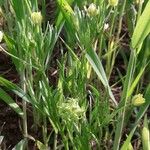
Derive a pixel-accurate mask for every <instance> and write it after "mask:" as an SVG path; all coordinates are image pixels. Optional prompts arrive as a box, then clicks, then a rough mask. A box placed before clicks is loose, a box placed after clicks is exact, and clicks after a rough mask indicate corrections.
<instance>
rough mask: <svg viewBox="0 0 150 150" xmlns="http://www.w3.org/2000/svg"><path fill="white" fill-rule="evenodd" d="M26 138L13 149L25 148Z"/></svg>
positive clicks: (23, 149) (21, 149) (20, 149)
mask: <svg viewBox="0 0 150 150" xmlns="http://www.w3.org/2000/svg"><path fill="white" fill-rule="evenodd" d="M25 144H26V139H23V140H21V141H20V142H19V143H18V144H17V145H16V146H15V147H14V148H13V149H12V150H25V148H24V146H25Z"/></svg>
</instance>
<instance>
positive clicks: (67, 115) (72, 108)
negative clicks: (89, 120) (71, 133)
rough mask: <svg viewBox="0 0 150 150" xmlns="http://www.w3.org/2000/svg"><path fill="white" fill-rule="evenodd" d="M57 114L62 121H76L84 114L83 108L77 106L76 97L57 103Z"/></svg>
mask: <svg viewBox="0 0 150 150" xmlns="http://www.w3.org/2000/svg"><path fill="white" fill-rule="evenodd" d="M58 111H59V115H60V116H61V117H62V119H63V120H64V121H69V122H76V121H78V120H79V119H80V118H82V117H83V116H84V113H85V109H84V108H81V107H80V106H79V103H78V100H77V99H68V100H67V101H66V102H63V103H60V104H59V105H58Z"/></svg>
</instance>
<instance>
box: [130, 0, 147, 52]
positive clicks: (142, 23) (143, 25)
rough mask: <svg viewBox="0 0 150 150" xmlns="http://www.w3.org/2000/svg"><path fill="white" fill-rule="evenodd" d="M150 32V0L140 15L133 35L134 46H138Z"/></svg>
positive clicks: (132, 42)
mask: <svg viewBox="0 0 150 150" xmlns="http://www.w3.org/2000/svg"><path fill="white" fill-rule="evenodd" d="M149 33H150V0H149V1H148V3H147V5H146V7H145V9H144V11H143V13H142V15H141V16H140V18H139V20H138V22H137V25H136V27H135V30H134V33H133V36H132V41H131V44H132V47H133V48H134V49H135V48H138V47H139V46H140V45H141V44H142V42H143V41H144V39H145V38H146V36H147V35H148V34H149Z"/></svg>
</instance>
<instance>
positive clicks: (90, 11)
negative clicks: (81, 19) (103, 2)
mask: <svg viewBox="0 0 150 150" xmlns="http://www.w3.org/2000/svg"><path fill="white" fill-rule="evenodd" d="M86 11H87V14H88V15H89V16H90V17H94V16H96V15H97V14H98V13H99V9H98V8H97V7H96V5H95V4H94V3H92V4H90V5H89V7H88V9H87V10H86Z"/></svg>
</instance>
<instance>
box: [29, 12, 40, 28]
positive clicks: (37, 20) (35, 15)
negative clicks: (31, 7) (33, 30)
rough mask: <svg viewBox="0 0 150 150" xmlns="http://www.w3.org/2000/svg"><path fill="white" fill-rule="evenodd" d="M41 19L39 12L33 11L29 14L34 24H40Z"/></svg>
mask: <svg viewBox="0 0 150 150" xmlns="http://www.w3.org/2000/svg"><path fill="white" fill-rule="evenodd" d="M42 19H43V18H42V14H41V12H33V13H32V14H31V20H32V22H33V23H34V24H35V25H41V23H42Z"/></svg>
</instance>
